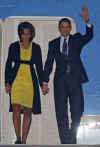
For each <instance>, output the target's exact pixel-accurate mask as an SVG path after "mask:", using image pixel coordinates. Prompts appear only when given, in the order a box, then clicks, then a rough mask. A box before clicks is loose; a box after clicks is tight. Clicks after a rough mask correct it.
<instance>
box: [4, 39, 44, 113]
mask: <svg viewBox="0 0 100 147" xmlns="http://www.w3.org/2000/svg"><path fill="white" fill-rule="evenodd" d="M13 62H14V66H13V64H12V63H13ZM20 64H29V65H30V71H31V76H32V81H33V84H34V99H33V100H34V101H33V107H32V112H33V113H34V114H40V113H41V101H40V91H39V84H40V86H42V82H43V64H42V54H41V48H40V46H39V45H38V44H36V43H32V58H31V60H30V61H22V60H20V45H19V41H16V42H14V43H12V44H11V45H10V46H9V51H8V58H7V61H6V67H5V84H6V83H9V84H10V85H12V84H13V81H14V79H15V77H16V74H17V72H18V69H19V66H20ZM33 65H35V66H36V70H35V69H34V66H33ZM36 73H37V74H36ZM37 76H38V78H37ZM9 95H10V97H11V94H10V93H9ZM10 100H11V99H10ZM9 111H10V112H12V111H13V110H12V104H11V102H10V108H9Z"/></svg>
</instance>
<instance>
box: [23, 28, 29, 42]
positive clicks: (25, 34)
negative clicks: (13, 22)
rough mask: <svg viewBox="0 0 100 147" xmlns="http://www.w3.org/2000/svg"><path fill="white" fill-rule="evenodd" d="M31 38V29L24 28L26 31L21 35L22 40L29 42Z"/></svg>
mask: <svg viewBox="0 0 100 147" xmlns="http://www.w3.org/2000/svg"><path fill="white" fill-rule="evenodd" d="M30 38H31V33H30V30H29V29H24V33H23V34H22V36H21V40H22V41H23V42H29V40H30Z"/></svg>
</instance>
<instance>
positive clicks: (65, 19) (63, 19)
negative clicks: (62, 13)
mask: <svg viewBox="0 0 100 147" xmlns="http://www.w3.org/2000/svg"><path fill="white" fill-rule="evenodd" d="M62 22H68V23H69V26H70V27H71V21H70V20H69V19H68V18H62V19H61V20H60V21H59V24H58V27H59V28H60V25H61V23H62Z"/></svg>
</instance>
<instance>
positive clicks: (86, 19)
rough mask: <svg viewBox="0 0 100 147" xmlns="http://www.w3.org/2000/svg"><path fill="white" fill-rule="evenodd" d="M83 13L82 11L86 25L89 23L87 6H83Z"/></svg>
mask: <svg viewBox="0 0 100 147" xmlns="http://www.w3.org/2000/svg"><path fill="white" fill-rule="evenodd" d="M81 11H82V12H81V14H80V16H81V18H83V19H84V21H85V22H86V23H89V14H88V9H87V8H86V7H85V6H83V7H82V8H81Z"/></svg>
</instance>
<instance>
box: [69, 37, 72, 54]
mask: <svg viewBox="0 0 100 147" xmlns="http://www.w3.org/2000/svg"><path fill="white" fill-rule="evenodd" d="M68 49H69V51H68V56H70V55H71V52H72V35H69V41H68Z"/></svg>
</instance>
